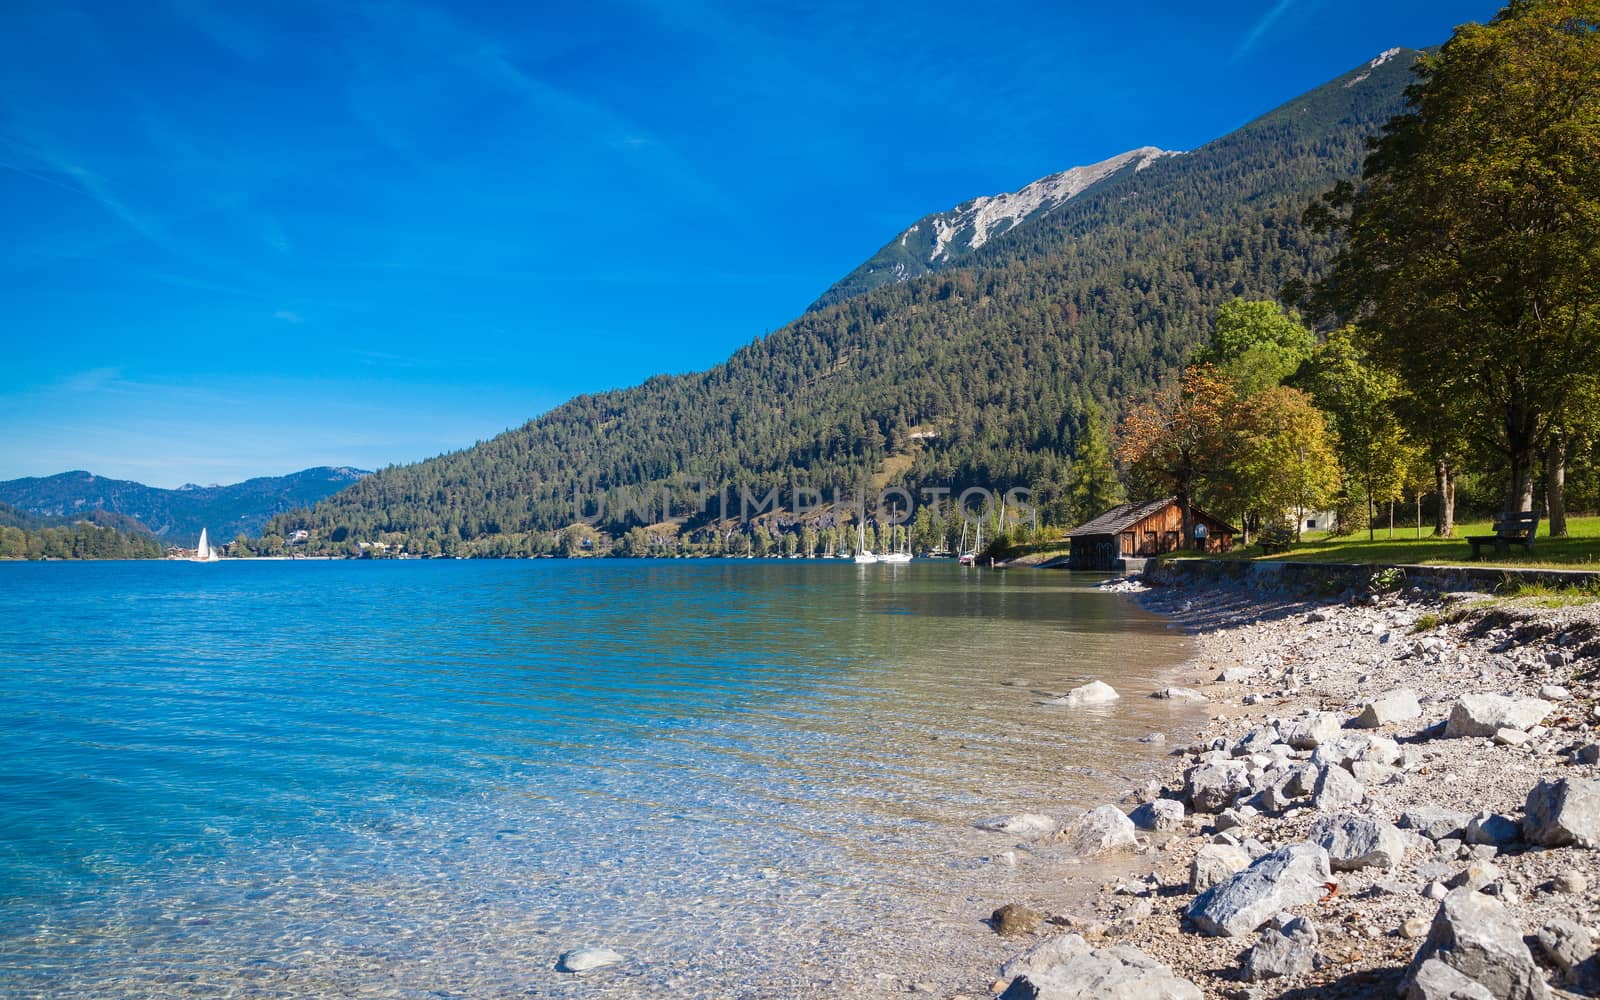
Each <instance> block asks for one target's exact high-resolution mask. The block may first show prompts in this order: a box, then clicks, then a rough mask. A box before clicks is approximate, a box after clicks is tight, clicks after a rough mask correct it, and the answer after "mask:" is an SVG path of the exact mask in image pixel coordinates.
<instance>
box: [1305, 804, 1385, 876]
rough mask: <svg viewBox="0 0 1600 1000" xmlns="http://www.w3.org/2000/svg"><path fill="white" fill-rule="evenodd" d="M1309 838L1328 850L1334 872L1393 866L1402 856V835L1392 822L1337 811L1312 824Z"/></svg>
mask: <svg viewBox="0 0 1600 1000" xmlns="http://www.w3.org/2000/svg"><path fill="white" fill-rule="evenodd" d="M1311 842H1312V843H1314V844H1319V845H1321V847H1322V849H1323V850H1325V851H1327V852H1328V866H1329V867H1330V868H1332V869H1333V870H1334V871H1336V872H1353V871H1355V870H1357V869H1358V868H1372V867H1376V868H1393V867H1394V866H1395V865H1398V864H1399V863H1400V862H1401V861H1403V860H1405V855H1406V842H1405V835H1404V834H1402V833H1401V832H1400V831H1399V830H1398V829H1396V828H1395V826H1394V824H1392V823H1385V822H1384V821H1383V820H1378V819H1372V818H1370V817H1367V816H1358V815H1355V814H1354V813H1338V814H1335V815H1332V816H1324V817H1322V818H1321V819H1319V820H1317V821H1316V823H1314V824H1312V827H1311Z"/></svg>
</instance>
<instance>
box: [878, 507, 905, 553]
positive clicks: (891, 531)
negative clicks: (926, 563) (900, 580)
mask: <svg viewBox="0 0 1600 1000" xmlns="http://www.w3.org/2000/svg"><path fill="white" fill-rule="evenodd" d="M896 513H898V511H897V512H896ZM901 532H902V534H904V532H905V529H904V528H902V529H901ZM878 561H879V562H886V563H908V562H910V561H911V540H910V538H907V539H906V550H905V551H904V552H902V551H900V547H899V546H898V545H896V544H895V543H894V518H893V517H891V518H890V519H889V551H888V552H886V553H884V554H883V555H881V556H879V557H878Z"/></svg>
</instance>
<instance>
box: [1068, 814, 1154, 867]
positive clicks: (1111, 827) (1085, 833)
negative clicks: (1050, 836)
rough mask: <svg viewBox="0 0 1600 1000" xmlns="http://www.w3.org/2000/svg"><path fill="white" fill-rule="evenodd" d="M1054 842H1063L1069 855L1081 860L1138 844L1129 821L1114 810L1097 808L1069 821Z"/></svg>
mask: <svg viewBox="0 0 1600 1000" xmlns="http://www.w3.org/2000/svg"><path fill="white" fill-rule="evenodd" d="M1057 839H1058V840H1061V841H1063V842H1064V843H1065V844H1066V848H1067V850H1068V851H1070V852H1071V853H1072V854H1073V855H1075V856H1077V857H1083V858H1087V857H1093V856H1094V855H1096V854H1104V853H1106V852H1107V851H1115V850H1120V849H1123V848H1132V847H1137V846H1138V844H1139V841H1138V838H1137V837H1136V836H1135V835H1134V832H1133V820H1131V819H1129V818H1128V817H1127V816H1125V815H1123V813H1122V810H1121V809H1118V808H1117V807H1116V806H1100V807H1098V808H1095V809H1091V810H1089V811H1088V812H1086V813H1084V814H1083V815H1082V816H1079V817H1077V818H1076V819H1073V820H1069V821H1068V822H1067V824H1066V825H1065V826H1063V827H1062V828H1061V832H1060V833H1059V834H1057Z"/></svg>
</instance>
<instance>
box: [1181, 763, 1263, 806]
mask: <svg viewBox="0 0 1600 1000" xmlns="http://www.w3.org/2000/svg"><path fill="white" fill-rule="evenodd" d="M1249 790H1250V778H1249V773H1248V768H1247V767H1246V765H1245V764H1244V762H1243V761H1232V760H1229V761H1214V762H1211V763H1206V764H1196V765H1195V766H1194V767H1191V768H1189V770H1188V771H1185V772H1184V775H1183V793H1184V797H1185V798H1187V799H1188V800H1189V808H1191V809H1193V810H1194V811H1195V812H1197V813H1218V812H1221V811H1222V810H1224V809H1226V808H1228V807H1229V806H1231V805H1233V801H1234V799H1237V798H1238V797H1239V796H1240V795H1241V794H1243V793H1245V792H1248V791H1249Z"/></svg>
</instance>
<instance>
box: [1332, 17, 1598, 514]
mask: <svg viewBox="0 0 1600 1000" xmlns="http://www.w3.org/2000/svg"><path fill="white" fill-rule="evenodd" d="M1417 73H1418V80H1417V82H1416V83H1415V84H1414V85H1413V86H1412V87H1411V88H1410V89H1409V90H1408V91H1407V99H1408V102H1409V105H1410V111H1409V113H1407V114H1404V115H1401V116H1399V117H1397V118H1395V119H1394V120H1393V121H1391V122H1390V123H1389V125H1388V126H1387V127H1386V128H1385V130H1384V134H1383V136H1382V137H1381V138H1380V139H1379V140H1377V141H1376V142H1375V143H1374V145H1373V147H1372V153H1371V155H1370V156H1369V157H1368V159H1367V162H1366V166H1365V169H1364V172H1363V180H1364V185H1363V186H1362V187H1360V188H1359V189H1358V188H1357V187H1356V186H1354V185H1350V184H1344V185H1340V186H1338V187H1336V188H1335V189H1334V190H1333V191H1331V192H1329V193H1328V194H1327V195H1325V196H1324V200H1323V203H1322V204H1321V205H1318V206H1314V207H1313V209H1312V210H1311V211H1310V212H1308V213H1307V221H1309V222H1311V223H1313V224H1315V225H1342V226H1344V227H1346V228H1347V230H1348V237H1349V239H1348V242H1347V245H1346V247H1345V249H1344V250H1343V251H1342V252H1341V253H1340V254H1339V255H1338V256H1337V257H1336V258H1335V261H1334V266H1333V268H1332V272H1331V274H1330V276H1329V277H1328V278H1327V279H1326V280H1325V281H1323V282H1322V283H1321V285H1320V286H1319V287H1318V289H1317V293H1316V295H1315V296H1314V298H1313V302H1314V303H1315V306H1316V308H1318V309H1319V310H1322V311H1329V312H1333V313H1336V314H1338V315H1341V316H1344V317H1346V318H1351V319H1355V320H1357V321H1358V322H1359V324H1360V326H1361V328H1362V330H1363V331H1365V332H1366V333H1368V334H1370V338H1371V343H1372V348H1373V350H1374V352H1375V353H1376V355H1377V356H1378V357H1379V359H1380V360H1381V361H1382V362H1384V363H1385V364H1387V365H1389V366H1391V367H1392V368H1393V369H1394V370H1395V371H1396V372H1398V373H1399V374H1400V376H1401V377H1402V378H1403V379H1404V380H1405V381H1406V383H1408V384H1409V385H1410V386H1411V387H1412V388H1413V389H1416V390H1418V391H1421V392H1425V391H1427V389H1428V387H1429V386H1430V385H1432V384H1435V383H1439V382H1444V383H1449V384H1454V385H1458V386H1459V387H1460V388H1461V391H1462V392H1464V393H1468V394H1470V395H1471V396H1472V397H1473V398H1474V399H1475V400H1476V402H1477V406H1476V407H1474V408H1473V409H1475V410H1476V411H1477V412H1478V413H1479V414H1480V420H1481V422H1480V423H1478V424H1477V425H1475V426H1474V427H1473V428H1472V429H1473V430H1474V431H1475V432H1476V433H1477V434H1478V435H1479V436H1480V437H1481V438H1483V439H1484V440H1485V441H1486V442H1488V443H1490V444H1492V445H1493V446H1494V447H1495V448H1497V449H1498V450H1500V451H1501V452H1503V453H1504V454H1505V456H1506V458H1507V459H1508V461H1509V466H1510V470H1511V472H1510V483H1509V485H1508V489H1507V505H1508V507H1510V508H1511V509H1517V510H1529V509H1531V507H1532V501H1533V480H1534V466H1535V462H1536V460H1537V458H1538V456H1539V452H1540V449H1541V448H1542V447H1543V446H1544V445H1545V444H1546V442H1547V441H1548V439H1549V436H1550V434H1551V432H1552V429H1553V428H1555V427H1556V426H1557V425H1558V424H1559V422H1560V421H1561V420H1562V418H1563V417H1564V416H1565V414H1566V413H1567V412H1568V409H1569V407H1570V406H1571V405H1572V403H1573V400H1574V398H1575V396H1576V395H1578V394H1579V393H1580V392H1582V391H1583V389H1584V386H1585V385H1586V383H1590V382H1592V381H1593V380H1594V379H1596V378H1597V377H1600V350H1597V349H1596V346H1597V344H1600V0H1512V2H1511V3H1510V4H1508V5H1507V6H1506V7H1505V8H1504V9H1503V10H1502V11H1501V12H1500V13H1499V14H1498V15H1497V16H1496V17H1495V18H1494V19H1493V20H1492V21H1490V22H1489V23H1488V24H1486V25H1478V24H1468V25H1464V26H1462V27H1461V28H1458V29H1457V30H1456V33H1455V35H1454V36H1453V37H1452V38H1451V39H1450V41H1449V42H1447V43H1446V44H1445V45H1444V47H1443V48H1442V49H1441V50H1440V51H1439V52H1438V53H1437V54H1433V55H1429V56H1426V57H1424V58H1423V59H1421V60H1419V62H1418V65H1417ZM1346 210H1348V215H1344V216H1343V217H1341V215H1342V213H1344V212H1345V211H1346Z"/></svg>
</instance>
